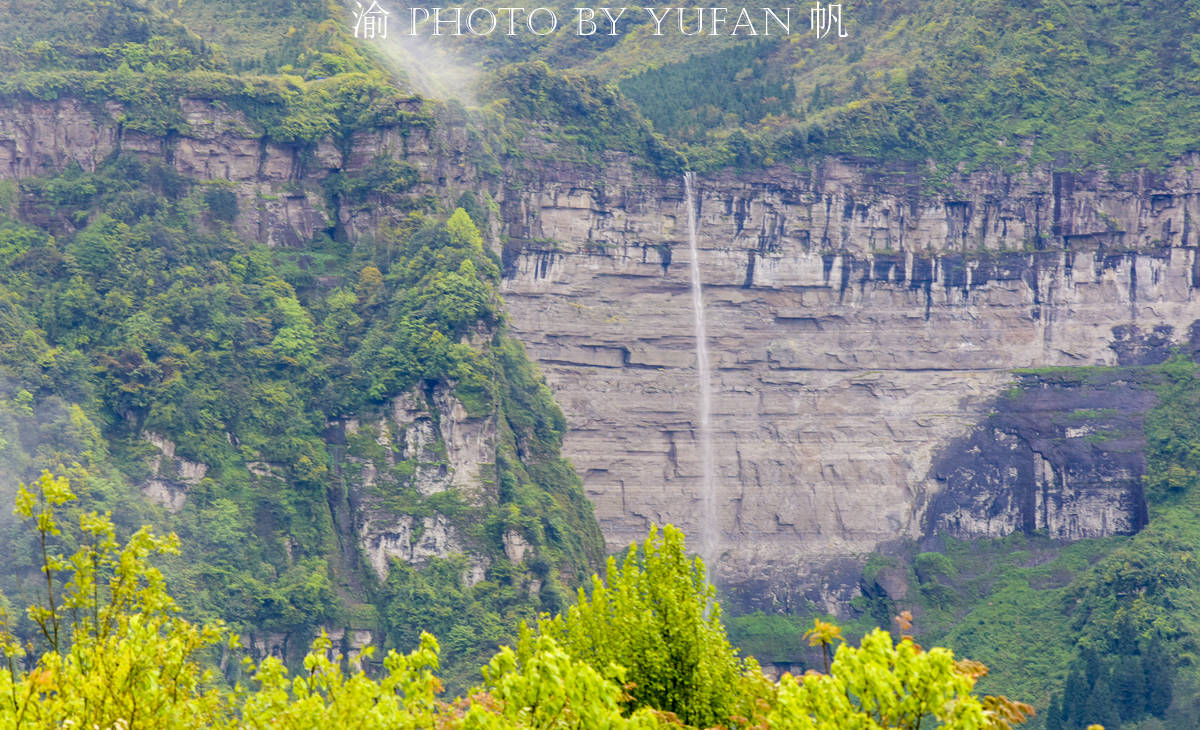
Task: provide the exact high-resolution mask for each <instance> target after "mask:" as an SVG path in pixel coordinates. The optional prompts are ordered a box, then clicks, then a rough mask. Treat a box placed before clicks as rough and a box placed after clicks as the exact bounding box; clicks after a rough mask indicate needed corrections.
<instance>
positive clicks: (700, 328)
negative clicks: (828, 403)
mask: <svg viewBox="0 0 1200 730" xmlns="http://www.w3.org/2000/svg"><path fill="white" fill-rule="evenodd" d="M694 182H695V175H694V174H693V173H691V172H685V173H683V188H684V192H685V194H686V195H687V212H688V248H689V249H690V251H691V263H690V267H691V270H692V321H693V323H694V325H695V330H696V378H697V380H698V384H699V392H700V398H699V402H698V403H697V410H698V412H699V413H698V415H699V420H700V434H699V435H700V439H699V445H700V460H701V469H702V481H701V484H700V535H699V538H700V557H702V558H704V562H705V563H706V564H707V565H708V567H709V571H710V572H711V571H713V569H714V568H715V567H716V560H717V558H718V557H719V553H718V551H719V549H720V535H721V528H720V525H719V524H718V522H717V474H716V471H717V470H716V466H715V464H714V462H713V448H712V372H711V371H712V368H711V367H710V365H709V360H708V330H707V326H706V325H705V321H704V292H703V289H702V287H701V280H700V247H699V246H697V245H696V225H697V221H696V217H697V216H696V195H695V191H694V189H693V188H694V185H693V183H694Z"/></svg>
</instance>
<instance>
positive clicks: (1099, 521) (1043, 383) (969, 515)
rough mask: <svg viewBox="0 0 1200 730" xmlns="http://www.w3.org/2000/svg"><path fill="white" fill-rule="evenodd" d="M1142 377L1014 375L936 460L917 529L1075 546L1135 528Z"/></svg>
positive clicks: (1140, 503) (1150, 397)
mask: <svg viewBox="0 0 1200 730" xmlns="http://www.w3.org/2000/svg"><path fill="white" fill-rule="evenodd" d="M1146 379H1147V374H1146V373H1145V372H1143V371H1136V370H1135V371H1128V370H1123V369H1103V370H1098V371H1096V370H1090V369H1085V370H1082V371H1078V372H1077V371H1074V370H1070V371H1049V372H1045V373H1036V372H1035V373H1027V374H1023V375H1021V376H1020V380H1021V383H1020V385H1019V386H1018V387H1014V388H1013V389H1011V390H1010V391H1009V392H1008V393H1006V394H1005V395H1002V396H1001V397H1000V398H998V399H997V400H996V401H995V402H994V404H993V407H992V412H991V413H990V414H989V415H988V416H987V417H986V418H985V419H984V421H983V422H982V423H981V424H980V425H979V426H977V427H976V428H974V429H973V430H972V432H971V433H970V434H968V435H967V436H965V437H964V438H962V439H957V440H956V441H955V442H953V443H952V444H950V445H949V446H948V447H947V448H946V449H945V450H944V451H943V452H942V453H941V454H940V455H939V457H938V458H937V459H936V460H935V463H934V466H933V469H932V471H931V477H932V478H933V480H934V481H935V483H936V484H937V485H938V489H937V491H936V492H935V493H934V494H933V499H932V503H931V504H930V506H929V508H928V510H927V511H926V523H927V524H926V532H928V533H946V534H950V535H954V536H955V537H977V536H980V535H984V536H988V537H1001V536H1004V535H1008V534H1011V533H1013V532H1023V533H1026V534H1032V533H1034V532H1035V531H1041V532H1043V533H1045V534H1046V535H1048V536H1050V537H1053V538H1058V539H1064V540H1078V539H1082V538H1086V537H1102V536H1106V535H1112V534H1116V533H1123V534H1129V533H1133V532H1136V531H1138V530H1139V529H1141V528H1142V527H1143V526H1144V525H1145V524H1146V522H1147V520H1148V517H1147V513H1146V505H1145V501H1144V499H1143V495H1142V475H1143V474H1144V472H1145V465H1146V454H1145V447H1146V439H1145V434H1144V431H1143V427H1144V422H1145V415H1146V412H1147V411H1148V410H1149V409H1150V408H1151V407H1153V406H1154V404H1155V402H1156V400H1157V399H1156V397H1155V395H1154V392H1153V391H1152V390H1151V389H1150V388H1149V387H1148V383H1146V382H1143V381H1145V380H1146ZM889 594H890V592H889Z"/></svg>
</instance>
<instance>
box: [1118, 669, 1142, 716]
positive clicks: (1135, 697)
mask: <svg viewBox="0 0 1200 730" xmlns="http://www.w3.org/2000/svg"><path fill="white" fill-rule="evenodd" d="M1113 699H1114V701H1115V704H1116V707H1117V712H1118V713H1119V714H1120V715H1121V720H1123V721H1125V722H1128V721H1130V720H1136V719H1137V718H1139V717H1141V716H1142V715H1144V714H1146V670H1145V668H1144V667H1143V666H1142V658H1141V657H1140V656H1136V655H1135V656H1122V657H1120V658H1119V659H1118V661H1117V663H1116V665H1115V666H1114V667H1113Z"/></svg>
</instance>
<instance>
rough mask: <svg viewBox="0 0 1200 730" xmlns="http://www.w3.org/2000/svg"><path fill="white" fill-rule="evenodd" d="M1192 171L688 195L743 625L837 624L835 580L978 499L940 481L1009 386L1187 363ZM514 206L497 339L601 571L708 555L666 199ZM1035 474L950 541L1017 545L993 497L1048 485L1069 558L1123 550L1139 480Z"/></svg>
mask: <svg viewBox="0 0 1200 730" xmlns="http://www.w3.org/2000/svg"><path fill="white" fill-rule="evenodd" d="M1196 162H1197V160H1196V159H1187V160H1182V161H1180V162H1179V163H1178V164H1176V165H1173V166H1172V167H1170V168H1169V169H1167V170H1164V171H1162V172H1161V173H1158V174H1150V173H1136V174H1133V173H1131V174H1128V175H1124V176H1113V175H1107V174H1104V173H1091V174H1087V175H1082V174H1069V173H1056V174H1051V173H1044V174H1043V173H1033V174H1029V175H1025V176H1004V175H999V174H990V173H989V174H977V175H964V176H957V177H954V178H953V179H952V180H951V181H950V189H952V190H954V191H956V192H953V193H950V194H946V193H939V194H928V193H925V192H923V191H922V190H921V179H922V178H921V176H920V175H918V174H917V173H915V172H902V173H898V174H894V175H893V174H888V173H885V172H881V171H879V170H876V169H873V168H871V167H869V166H867V165H857V164H852V163H847V162H841V161H827V162H825V163H823V164H822V165H821V166H818V167H816V168H814V169H811V170H803V171H796V170H792V169H786V168H776V169H772V170H768V171H764V172H759V173H752V174H747V175H741V176H739V175H732V174H722V175H715V176H707V177H706V176H703V175H701V176H699V179H698V181H697V188H698V208H699V226H698V229H699V248H700V265H701V269H702V272H703V279H704V286H705V290H704V292H705V304H706V308H707V314H708V328H709V338H710V342H709V348H710V350H711V356H712V359H713V363H714V375H713V378H714V389H715V391H716V393H715V398H714V408H713V413H714V428H715V431H716V433H715V438H714V440H715V444H716V452H717V453H716V463H717V470H718V481H719V485H720V510H719V512H720V524H719V526H718V527H719V531H720V533H721V536H722V538H723V556H722V559H721V565H720V567H719V573H720V575H721V576H722V578H723V579H724V580H725V581H726V582H727V585H729V586H730V587H731V588H736V587H737V586H743V587H745V586H754V590H753V591H746V590H738V591H736V592H737V594H739V595H741V596H744V597H746V600H747V602H749V603H752V604H754V605H757V606H763V607H779V606H797V605H802V604H803V602H804V601H806V600H814V601H816V602H818V603H819V604H822V605H824V606H826V607H830V608H832V607H835V606H836V604H838V603H840V602H841V601H843V600H845V598H846V596H847V595H848V594H847V593H846V591H849V592H850V593H852V592H853V590H854V588H853V582H854V578H853V571H848V570H843V569H842V568H840V567H837V566H841V565H842V563H841V562H840V561H841V560H842V559H844V558H847V557H853V556H856V555H863V554H865V553H866V552H868V551H870V550H872V549H873V548H874V547H876V546H877V545H879V544H881V543H884V542H887V541H890V540H894V539H897V538H916V537H919V536H921V535H922V534H923V533H924V531H925V528H926V526H927V525H929V524H930V523H929V522H928V521H927V520H926V508H927V506H928V505H930V504H931V503H933V501H934V500H935V496H936V495H937V494H939V493H941V492H943V491H944V490H946V489H948V488H950V487H949V486H948V485H949V484H950V483H952V482H953V484H955V485H957V486H954V487H953V488H954V489H958V490H959V491H961V490H962V489H969V488H970V487H968V486H967V485H968V484H971V482H970V480H969V479H967V478H966V477H967V473H966V472H963V471H958V472H953V471H952V472H950V473H946V472H940V471H939V470H938V469H937V468H935V464H936V463H943V462H942V461H939V460H941V459H943V458H944V457H942V454H943V452H945V451H946V450H947V449H950V448H951V445H952V444H954V443H957V442H958V441H959V440H960V439H963V438H965V437H967V435H968V434H970V433H971V432H972V429H973V428H974V427H975V425H976V424H977V423H979V422H980V421H981V420H982V419H983V418H984V417H985V416H986V411H987V409H989V408H990V407H991V404H992V403H993V402H994V401H995V399H996V398H997V397H998V396H999V395H1000V394H1001V392H1002V391H1004V390H1005V389H1006V388H1008V387H1010V386H1011V385H1012V383H1013V380H1014V376H1013V370H1014V369H1016V368H1034V367H1043V366H1068V365H1116V364H1118V363H1119V362H1124V361H1126V360H1128V359H1129V358H1133V359H1136V358H1138V357H1154V356H1156V354H1155V353H1159V354H1161V353H1163V352H1165V351H1166V349H1167V348H1168V347H1169V346H1170V345H1171V344H1172V343H1179V342H1184V341H1187V340H1188V337H1189V335H1188V333H1189V328H1190V327H1191V326H1192V323H1193V322H1195V321H1196V320H1198V319H1200V297H1198V296H1197V289H1196V286H1197V283H1200V276H1198V272H1200V261H1198V260H1197V249H1196V246H1197V244H1198V243H1200V230H1198V229H1197V227H1196V222H1197V221H1200V172H1196V171H1195V170H1196V169H1197V168H1196V166H1195V163H1196ZM503 199H504V213H505V221H506V226H507V230H508V232H509V235H510V236H511V237H513V238H514V239H516V240H517V241H518V242H519V244H520V245H519V246H518V245H510V246H509V247H508V251H509V255H508V256H507V257H506V264H507V267H506V273H507V278H506V281H505V302H506V306H507V311H508V312H509V315H510V318H511V321H512V325H513V327H514V329H516V330H517V331H518V333H519V335H520V337H521V338H522V339H523V340H524V341H525V343H526V345H527V347H528V349H529V352H530V353H531V354H532V355H534V357H536V358H537V359H538V360H539V361H540V362H541V364H542V368H543V370H544V372H545V373H546V376H547V378H548V379H549V381H550V383H551V387H552V390H554V392H555V395H556V397H557V398H558V399H559V402H560V404H561V405H562V407H563V410H564V411H565V413H566V415H567V419H568V422H569V424H570V427H571V431H570V433H569V435H568V437H567V441H566V445H565V451H566V453H567V454H568V455H569V457H570V458H571V459H572V460H573V461H574V463H575V465H576V467H577V468H578V469H579V471H580V473H581V475H582V476H583V478H584V482H585V486H586V488H587V490H588V494H589V496H590V497H591V498H592V499H593V501H594V503H595V505H596V515H597V518H598V519H599V520H600V522H601V526H602V528H603V529H604V532H605V535H606V537H607V539H608V541H609V546H610V547H611V548H616V547H618V546H620V545H623V544H627V543H628V542H629V541H631V540H634V539H637V538H638V537H640V536H642V535H644V534H645V531H646V529H647V527H648V526H649V524H650V523H652V522H659V523H661V522H673V523H676V524H678V525H681V526H682V527H684V528H685V529H686V530H688V531H689V532H690V533H691V534H697V533H698V532H699V531H700V530H701V528H702V526H701V525H700V523H699V518H700V514H701V508H700V500H699V490H700V463H701V462H700V458H699V455H698V454H697V442H698V441H697V433H696V429H695V426H694V420H695V417H696V395H697V384H696V376H695V371H694V362H695V358H694V354H693V348H694V341H693V332H692V318H691V312H690V301H689V296H690V294H689V281H688V262H687V256H688V253H687V252H688V246H687V242H686V239H685V236H686V228H687V226H686V217H685V216H686V206H685V205H684V200H683V186H682V182H681V181H679V182H676V181H673V180H667V181H657V180H654V179H653V178H646V177H644V176H639V175H637V174H635V173H634V171H633V170H632V169H631V168H628V167H621V166H620V165H619V164H616V165H610V166H609V167H607V168H606V169H604V170H602V171H597V170H595V169H581V168H572V167H570V166H565V165H561V164H560V165H557V166H555V165H552V164H547V165H546V166H544V167H543V168H542V169H541V170H540V171H539V172H537V173H536V174H534V173H530V174H528V175H527V176H526V177H525V178H523V179H521V180H520V181H519V183H514V184H513V186H512V188H511V189H510V191H509V192H508V193H506V194H505V195H504V196H503ZM1031 403H1036V400H1035V401H1032V402H1031ZM1002 433H1004V431H1003V429H1000V430H996V429H992V430H990V431H988V432H987V433H982V434H977V436H976V438H977V439H978V440H980V441H981V442H987V443H989V444H991V446H989V448H990V449H992V452H994V455H995V458H996V459H997V461H996V463H995V464H993V465H991V466H988V467H984V466H982V465H981V466H979V467H977V470H978V471H979V472H980V473H982V472H983V471H986V470H987V469H993V470H994V469H1001V470H1003V469H1005V468H1006V467H1002V466H1001V463H1002V462H1003V461H1004V460H1011V459H1012V458H1016V457H1015V456H1014V455H1013V454H1009V453H1007V452H1005V448H1006V447H1005V445H1004V444H1003V438H1002V437H1001V436H998V435H996V434H1002ZM988 434H992V435H991V436H989V435H988ZM980 448H982V446H981V447H980ZM1022 448H1026V447H1024V446H1023V447H1022ZM1030 448H1032V447H1030ZM1060 457H1061V458H1060ZM1022 458H1023V457H1022ZM1042 458H1043V459H1046V460H1047V461H1048V465H1047V463H1042V464H1041V466H1040V468H1037V469H1035V468H1034V461H1033V456H1032V455H1030V456H1029V459H1028V461H1029V466H1028V468H1025V467H1024V466H1022V468H1021V470H1019V474H1018V475H1017V477H1015V478H1014V479H1015V481H1014V482H1013V483H1011V484H1009V483H1006V482H1003V480H1001V482H997V484H996V485H991V484H990V483H989V482H987V481H986V480H985V481H981V482H979V483H975V485H974V487H975V488H978V489H981V490H983V492H982V493H981V496H980V500H981V502H980V503H979V504H969V503H960V505H959V507H956V508H955V509H956V510H958V512H957V513H956V514H959V515H960V517H959V518H958V519H957V520H956V521H955V522H954V523H953V524H954V530H955V531H956V533H957V534H960V535H963V536H976V535H990V534H997V533H999V532H1003V531H1005V530H1008V529H1012V528H1014V527H1016V526H1018V525H1024V524H1025V520H1026V519H1027V515H1026V513H1024V512H1022V511H1021V505H1020V500H1017V499H1015V498H1014V499H1011V500H1009V501H1008V502H1004V500H1003V499H1000V498H999V496H998V495H992V494H990V493H988V492H987V491H986V490H987V489H989V488H990V486H997V485H998V486H1001V487H1002V489H1009V490H1010V493H1011V490H1013V489H1017V490H1018V491H1020V493H1021V494H1028V493H1033V492H1035V491H1036V490H1037V489H1039V486H1038V485H1042V487H1047V485H1049V484H1051V483H1055V482H1057V483H1058V484H1062V483H1063V478H1064V476H1065V477H1066V486H1065V487H1062V491H1061V497H1062V499H1063V500H1065V501H1064V502H1063V504H1062V506H1061V511H1060V512H1059V513H1056V516H1053V517H1051V518H1050V519H1049V525H1048V526H1049V527H1050V528H1051V529H1052V530H1053V531H1056V533H1057V534H1060V535H1062V536H1064V537H1070V536H1079V535H1084V534H1102V533H1103V534H1107V533H1111V532H1119V531H1126V530H1128V529H1131V528H1132V527H1134V526H1136V525H1137V524H1138V519H1139V517H1138V514H1139V509H1140V506H1139V499H1140V497H1139V496H1138V494H1140V493H1138V494H1135V493H1134V492H1133V491H1130V492H1129V493H1128V494H1126V495H1125V496H1123V497H1114V496H1113V492H1112V490H1115V491H1116V492H1120V491H1121V490H1122V489H1124V488H1126V487H1128V488H1129V489H1131V490H1133V489H1134V487H1133V486H1132V485H1133V484H1134V482H1136V474H1134V472H1133V471H1130V470H1129V469H1124V470H1123V467H1120V466H1119V465H1108V466H1105V465H1104V464H1103V463H1102V462H1103V460H1101V461H1100V462H1097V463H1096V464H1095V466H1096V467H1097V469H1098V471H1089V470H1088V469H1087V468H1084V467H1080V468H1084V471H1083V472H1082V473H1073V472H1072V471H1071V468H1073V467H1067V468H1066V470H1065V471H1064V466H1063V465H1064V463H1065V462H1066V461H1069V460H1070V459H1072V458H1074V457H1073V456H1072V455H1070V454H1066V453H1063V454H1058V455H1045V454H1043V456H1042ZM1110 466H1111V470H1110V471H1105V470H1106V469H1109V467H1110ZM972 468H976V467H972ZM956 475H957V476H956ZM1106 480H1107V481H1106ZM1018 482H1019V487H1018ZM1100 483H1108V484H1109V486H1110V487H1111V488H1112V490H1110V491H1109V492H1105V490H1104V489H1099V488H1097V489H1095V490H1093V489H1092V487H1093V485H1098V484H1100ZM960 487H961V489H960ZM1047 488H1048V487H1047ZM1072 490H1074V491H1072ZM1014 494H1015V493H1014ZM1095 494H1105V495H1107V496H1103V497H1101V498H1099V501H1095V500H1092V499H1091V497H1090V496H1089V495H1095ZM995 499H1000V503H1003V506H1002V507H998V506H997V504H999V503H998V502H996V501H995ZM1114 500H1115V501H1114ZM997 509H998V510H999V512H1000V513H1002V515H1001V514H998V515H992V516H991V517H988V513H989V512H990V511H993V510H997ZM1072 515H1073V517H1072ZM1105 515H1107V517H1106V516H1105ZM947 519H950V518H949V517H947ZM1072 520H1074V522H1072ZM948 524H950V523H948V522H941V523H937V525H943V526H945V525H948ZM1035 524H1036V521H1035ZM937 525H935V526H937ZM838 575H843V576H845V578H846V583H845V585H841V587H839V581H838V580H837V579H836V577H837V576H838ZM831 576H833V578H831ZM756 596H757V597H756Z"/></svg>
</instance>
